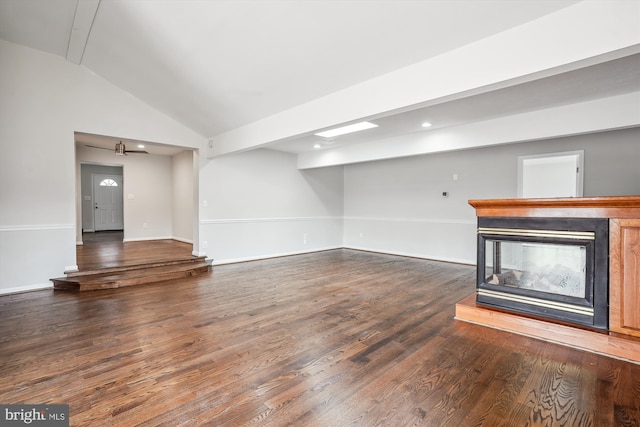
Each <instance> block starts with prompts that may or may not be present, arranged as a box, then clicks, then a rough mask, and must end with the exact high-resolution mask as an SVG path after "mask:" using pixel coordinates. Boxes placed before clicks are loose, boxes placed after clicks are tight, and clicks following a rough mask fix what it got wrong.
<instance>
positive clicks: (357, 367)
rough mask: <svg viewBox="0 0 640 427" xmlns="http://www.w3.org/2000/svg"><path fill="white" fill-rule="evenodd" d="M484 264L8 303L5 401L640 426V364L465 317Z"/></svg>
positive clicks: (0, 392) (325, 260) (388, 266)
mask: <svg viewBox="0 0 640 427" xmlns="http://www.w3.org/2000/svg"><path fill="white" fill-rule="evenodd" d="M474 281H475V268H474V267H469V266H463V265H455V264H447V263H439V262H433V261H426V260H419V259H412V258H404V257H396V256H387V255H381V254H373V253H367V252H358V251H350V250H332V251H326V252H320V253H314V254H307V255H298V256H292V257H284V258H275V259H270V260H264V261H254V262H248V263H240V264H231V265H222V266H215V267H214V268H213V271H212V272H211V273H209V274H208V275H205V276H201V277H195V278H190V279H184V280H180V281H176V282H175V283H171V284H169V285H168V283H166V282H165V283H162V284H153V285H143V286H139V287H132V288H123V289H117V290H105V291H100V292H86V293H64V292H55V293H54V292H53V291H38V292H31V293H23V294H14V295H6V296H1V297H0V328H1V330H2V336H1V337H0V402H2V403H68V404H69V405H70V416H71V420H70V421H71V425H73V426H137V425H143V426H155V425H167V426H175V425H194V426H196V425H215V426H239V425H270V426H290V425H291V426H332V427H333V426H356V425H357V426H408V425H424V426H456V427H460V426H465V427H466V426H481V425H482V426H526V425H530V426H561V425H562V426H638V423H639V421H638V419H639V418H640V365H636V364H632V363H628V362H623V361H620V360H616V359H611V358H608V357H604V356H600V355H596V354H592V353H587V352H583V351H579V350H574V349H571V348H568V347H563V346H559V345H556V344H552V343H547V342H543V341H538V340H535V339H531V338H527V337H523V336H519V335H513V334H510V333H507V332H503V331H499V330H494V329H490V328H486V327H482V326H477V325H473V324H468V323H464V322H459V321H456V320H454V319H453V316H454V310H455V308H454V307H455V303H456V302H458V301H459V300H461V299H463V298H464V297H466V296H467V295H469V294H470V293H472V292H473V290H474Z"/></svg>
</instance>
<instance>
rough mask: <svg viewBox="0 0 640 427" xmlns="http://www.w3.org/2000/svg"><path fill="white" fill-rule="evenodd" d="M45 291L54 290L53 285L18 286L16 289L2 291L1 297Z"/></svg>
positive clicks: (0, 291)
mask: <svg viewBox="0 0 640 427" xmlns="http://www.w3.org/2000/svg"><path fill="white" fill-rule="evenodd" d="M43 289H53V283H48V284H40V285H27V286H17V287H15V288H6V289H0V295H9V294H21V293H23V292H33V291H41V290H43Z"/></svg>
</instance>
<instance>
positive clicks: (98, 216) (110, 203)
mask: <svg viewBox="0 0 640 427" xmlns="http://www.w3.org/2000/svg"><path fill="white" fill-rule="evenodd" d="M92 177H93V204H94V209H93V229H94V230H95V231H104V230H123V229H124V218H123V214H122V194H123V192H122V176H120V175H98V174H94V175H92Z"/></svg>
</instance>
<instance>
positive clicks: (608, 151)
mask: <svg viewBox="0 0 640 427" xmlns="http://www.w3.org/2000/svg"><path fill="white" fill-rule="evenodd" d="M581 149H584V150H585V166H584V168H585V169H584V173H585V176H584V195H585V196H618V195H639V194H640V168H639V167H638V161H640V128H632V129H626V130H618V131H610V132H603V133H594V134H589V135H581V136H573V137H566V138H558V139H549V140H545V141H537V142H527V143H519V144H511V145H503V146H499V147H488V148H481V149H473V150H463V151H456V152H447V153H439V154H433V155H426V156H416V157H408V158H404V159H392V160H382V161H376V162H369V163H361V164H356V165H349V166H344V168H345V173H344V176H345V177H344V197H345V206H344V216H345V220H344V245H345V246H346V247H351V248H359V249H365V250H372V251H380V252H387V253H395V254H402V255H410V256H416V257H424V258H433V259H440V260H447V261H456V262H463V263H469V264H474V263H475V259H476V258H475V257H476V219H475V212H474V210H473V208H471V207H470V206H469V205H468V203H467V201H468V200H470V199H497V198H513V197H517V183H518V177H517V173H518V156H523V155H534V154H542V153H553V152H563V151H574V150H581ZM454 174H457V177H458V179H457V180H454V178H453V176H454ZM444 191H446V192H448V193H449V197H447V198H443V197H442V192H444Z"/></svg>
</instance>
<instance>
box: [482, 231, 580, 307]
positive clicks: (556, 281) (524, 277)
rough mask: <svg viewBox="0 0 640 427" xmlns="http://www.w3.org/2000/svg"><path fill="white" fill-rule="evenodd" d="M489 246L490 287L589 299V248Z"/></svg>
mask: <svg viewBox="0 0 640 427" xmlns="http://www.w3.org/2000/svg"><path fill="white" fill-rule="evenodd" d="M485 245H486V246H485V274H486V276H487V277H486V278H485V282H486V283H487V284H491V285H496V286H505V287H514V288H521V289H530V290H534V291H539V292H547V293H552V294H558V295H565V296H570V297H578V298H584V297H585V288H586V265H587V257H586V253H587V250H586V247H585V246H582V245H566V244H565V245H563V244H552V243H538V242H521V241H508V240H492V239H487V240H485Z"/></svg>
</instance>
